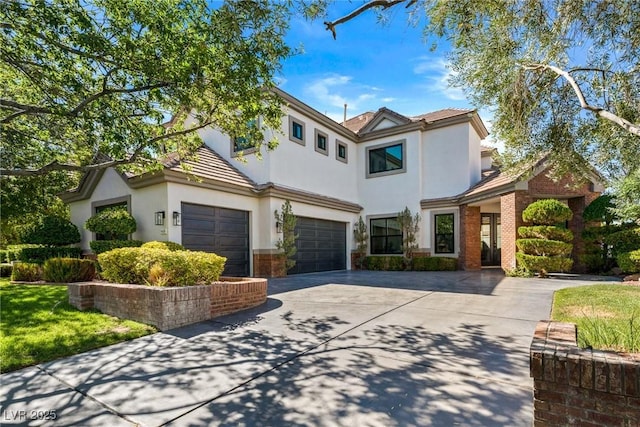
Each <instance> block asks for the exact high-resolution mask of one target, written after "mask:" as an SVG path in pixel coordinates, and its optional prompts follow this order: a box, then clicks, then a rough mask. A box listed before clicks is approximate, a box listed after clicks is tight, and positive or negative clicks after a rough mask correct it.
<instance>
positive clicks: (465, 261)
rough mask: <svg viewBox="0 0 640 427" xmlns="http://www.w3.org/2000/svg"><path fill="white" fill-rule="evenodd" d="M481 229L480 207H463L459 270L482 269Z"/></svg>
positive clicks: (461, 211) (461, 209)
mask: <svg viewBox="0 0 640 427" xmlns="http://www.w3.org/2000/svg"><path fill="white" fill-rule="evenodd" d="M480 227H481V218H480V207H479V206H478V207H476V206H468V205H461V206H460V253H459V255H458V268H461V269H463V270H479V269H480V268H482V251H481V247H480Z"/></svg>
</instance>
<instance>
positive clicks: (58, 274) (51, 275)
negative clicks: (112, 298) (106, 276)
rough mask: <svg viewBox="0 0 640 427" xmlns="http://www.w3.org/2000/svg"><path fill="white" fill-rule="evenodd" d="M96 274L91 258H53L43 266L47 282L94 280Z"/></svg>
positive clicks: (43, 273) (44, 277)
mask: <svg viewBox="0 0 640 427" xmlns="http://www.w3.org/2000/svg"><path fill="white" fill-rule="evenodd" d="M95 275H96V268H95V263H94V262H93V261H92V260H89V259H79V258H51V259H48V260H47V261H46V262H45V263H44V266H43V267H42V278H43V279H44V280H45V281H46V282H55V283H72V282H86V281H89V280H93V278H94V277H95Z"/></svg>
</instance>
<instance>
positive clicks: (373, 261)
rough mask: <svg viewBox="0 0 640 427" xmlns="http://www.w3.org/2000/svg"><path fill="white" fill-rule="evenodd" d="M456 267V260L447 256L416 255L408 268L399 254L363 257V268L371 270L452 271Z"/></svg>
mask: <svg viewBox="0 0 640 427" xmlns="http://www.w3.org/2000/svg"><path fill="white" fill-rule="evenodd" d="M457 267H458V260H457V259H456V258H447V257H416V258H413V260H412V263H411V268H408V269H407V268H406V264H405V261H404V258H403V257H401V256H367V257H365V259H364V268H365V269H367V270H373V271H402V270H413V271H454V270H456V269H457Z"/></svg>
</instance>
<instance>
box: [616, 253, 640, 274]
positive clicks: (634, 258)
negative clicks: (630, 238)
mask: <svg viewBox="0 0 640 427" xmlns="http://www.w3.org/2000/svg"><path fill="white" fill-rule="evenodd" d="M616 261H617V263H618V267H620V269H621V270H622V272H623V273H639V272H640V250H637V251H632V252H627V253H623V254H619V255H618V256H617V257H616Z"/></svg>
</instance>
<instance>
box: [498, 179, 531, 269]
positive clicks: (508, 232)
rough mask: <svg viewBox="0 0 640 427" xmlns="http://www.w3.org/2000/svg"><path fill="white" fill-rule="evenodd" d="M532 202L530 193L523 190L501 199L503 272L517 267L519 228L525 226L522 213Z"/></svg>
mask: <svg viewBox="0 0 640 427" xmlns="http://www.w3.org/2000/svg"><path fill="white" fill-rule="evenodd" d="M531 201H532V199H531V197H530V196H529V193H528V192H527V191H522V190H517V191H514V192H513V193H509V194H505V195H504V196H502V197H500V211H501V214H500V220H501V223H502V226H501V227H502V250H501V266H502V269H503V270H511V269H514V268H515V267H516V251H517V248H516V239H517V238H518V227H521V226H523V225H524V221H522V211H523V210H524V209H525V208H526V207H527V206H528V205H529V204H530V203H531Z"/></svg>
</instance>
